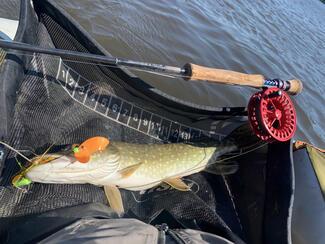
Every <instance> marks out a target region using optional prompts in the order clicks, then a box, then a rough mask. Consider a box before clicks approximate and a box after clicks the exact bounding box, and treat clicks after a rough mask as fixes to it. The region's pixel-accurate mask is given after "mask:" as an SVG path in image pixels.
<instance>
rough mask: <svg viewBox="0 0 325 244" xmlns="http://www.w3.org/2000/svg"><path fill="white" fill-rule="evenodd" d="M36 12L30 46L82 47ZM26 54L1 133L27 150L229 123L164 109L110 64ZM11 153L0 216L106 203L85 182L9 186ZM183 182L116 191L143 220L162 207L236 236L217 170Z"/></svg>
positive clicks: (0, 189) (186, 132)
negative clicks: (179, 186) (183, 185)
mask: <svg viewBox="0 0 325 244" xmlns="http://www.w3.org/2000/svg"><path fill="white" fill-rule="evenodd" d="M38 17H39V23H38V26H35V27H34V28H35V43H34V44H35V45H39V46H43V47H59V48H62V49H69V50H75V51H82V52H88V49H87V48H85V47H84V46H83V45H82V44H81V43H80V42H79V41H78V40H77V39H76V38H75V37H74V36H73V33H71V32H69V31H67V30H66V29H65V28H63V27H62V26H61V25H60V24H58V23H57V22H56V21H55V20H54V19H53V17H52V16H50V15H48V14H46V13H43V12H41V13H39V16H38ZM30 60H31V61H30V62H29V63H28V64H25V73H24V77H23V79H22V81H21V83H20V86H19V89H18V91H17V101H16V104H15V108H14V116H13V118H12V128H11V134H10V139H9V143H10V145H12V146H13V147H15V148H16V149H20V150H29V153H27V154H28V155H29V156H31V155H32V153H31V152H32V151H34V152H36V153H39V154H40V153H42V152H43V151H44V150H45V149H46V148H47V147H49V146H50V145H52V144H55V145H65V144H73V143H78V142H81V141H83V140H85V139H87V138H89V137H92V136H96V135H101V136H107V137H109V138H110V139H111V140H117V141H128V142H133V143H164V142H167V141H168V142H181V141H195V140H201V139H202V138H203V139H204V138H205V137H209V138H210V140H216V141H218V140H221V139H222V138H223V137H224V136H225V134H222V133H220V134H218V133H216V131H217V128H222V130H223V131H227V127H228V126H230V128H233V126H234V124H235V123H234V122H233V121H228V120H225V119H222V120H220V121H217V120H215V119H214V118H211V117H209V116H194V115H192V114H188V113H186V112H184V113H183V114H182V112H180V113H175V112H174V111H173V110H169V109H166V107H165V106H164V105H163V104H158V103H157V102H156V101H155V100H153V99H150V98H149V97H146V96H144V95H143V94H142V93H141V92H139V91H138V90H136V89H134V88H132V87H131V86H129V85H128V83H127V82H125V80H123V79H122V78H121V75H119V73H118V71H119V70H118V69H117V68H112V67H102V66H97V65H91V64H85V63H82V62H75V61H76V60H69V61H63V60H62V59H61V58H59V57H54V56H48V55H40V54H33V56H32V57H31V59H30ZM185 115H187V116H185ZM211 124H212V125H213V134H212V135H211V133H210V134H209V130H210V129H211ZM235 126H237V124H235ZM230 130H231V129H230ZM14 156H15V154H14V153H13V152H11V153H9V155H8V156H7V160H6V163H5V168H4V171H3V175H2V179H1V186H0V216H1V217H9V216H10V217H13V216H21V215H27V214H35V213H42V212H45V211H49V210H52V209H56V208H62V207H66V206H73V205H79V204H83V203H90V202H100V203H105V204H107V200H106V197H105V194H104V192H103V189H102V188H100V187H96V186H93V185H90V184H85V185H54V184H37V183H35V184H32V185H30V186H28V188H27V191H26V192H24V191H21V190H19V189H16V188H14V187H12V186H11V185H10V180H11V177H12V176H13V175H14V174H15V172H17V171H18V170H19V167H18V165H17V163H16V161H15V157H14ZM186 181H187V182H188V183H189V184H190V185H191V187H192V191H190V192H183V193H182V194H180V193H179V192H177V191H176V190H173V189H170V188H169V187H168V186H166V185H162V186H159V187H156V188H153V189H150V190H147V191H144V192H131V191H125V190H122V197H123V201H124V204H125V209H126V210H127V211H128V210H130V211H132V212H133V213H134V214H135V215H136V216H138V218H140V219H142V220H144V221H146V222H150V220H151V219H152V218H153V217H154V216H155V215H157V213H159V211H161V210H162V209H166V210H168V211H169V212H170V213H172V214H173V215H174V216H175V217H177V218H179V219H185V220H195V221H196V222H197V223H198V225H199V226H200V227H201V228H202V229H203V230H208V231H210V232H219V233H218V234H223V235H225V233H228V234H229V233H230V232H231V231H230V230H232V231H234V232H236V233H237V234H238V235H240V236H242V235H243V234H242V227H241V224H240V220H239V218H238V214H237V211H236V206H235V203H234V199H233V196H232V194H231V191H230V188H229V186H228V184H227V181H226V178H225V177H222V176H218V177H216V176H215V175H213V176H212V175H210V174H206V173H199V174H195V175H192V176H189V177H187V179H186ZM216 226H218V228H216ZM220 232H221V233H220Z"/></svg>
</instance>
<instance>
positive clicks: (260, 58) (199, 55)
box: [58, 0, 325, 147]
mask: <svg viewBox="0 0 325 244" xmlns="http://www.w3.org/2000/svg"><path fill="white" fill-rule="evenodd" d="M58 2H59V3H60V5H61V6H62V7H63V8H64V9H65V10H67V11H68V12H69V13H70V14H71V15H72V16H73V17H74V18H75V19H76V20H77V21H78V22H79V23H80V24H81V25H82V26H83V27H84V28H85V29H86V30H87V31H88V32H89V33H91V35H92V36H93V37H94V38H95V39H96V40H97V41H99V43H101V44H102V45H103V46H104V47H105V48H106V49H107V50H108V51H109V52H110V53H111V54H112V55H114V56H119V57H124V58H128V59H134V60H140V61H146V62H155V63H163V64H169V65H176V66H182V65H183V64H184V63H187V62H194V63H197V64H201V65H207V66H211V67H216V68H222V69H232V70H235V71H240V72H247V73H260V74H263V75H265V76H266V77H269V78H282V79H290V78H293V77H296V78H299V79H301V80H303V82H304V91H303V93H302V94H301V95H299V96H296V97H293V100H294V103H295V106H296V110H297V114H298V131H297V133H296V136H295V138H296V139H302V140H307V141H309V142H311V143H313V144H315V145H318V146H320V147H325V128H324V126H325V97H324V94H325V5H324V4H323V3H321V2H320V1H319V0H296V1H294V0H273V1H251V0H237V1H228V0H218V1H216V0H201V1H197V0H175V1H170V0H160V1H153V0H123V1H113V0H93V1H86V0H78V1H77V0H73V1H72V0H59V1H58ZM138 75H140V76H141V77H142V78H143V79H145V80H146V81H147V82H148V83H150V84H152V85H154V86H156V87H158V88H160V89H161V90H162V91H165V92H166V93H169V94H171V95H174V96H176V97H179V98H182V99H184V100H189V101H192V102H195V103H198V104H205V105H213V106H215V105H217V106H246V105H247V102H248V99H249V98H250V96H251V95H252V93H253V92H255V91H256V90H254V89H250V88H242V87H233V86H221V85H211V84H208V83H198V82H190V83H189V82H185V81H182V80H175V79H171V78H162V77H159V76H155V75H148V74H143V73H141V74H140V73H138Z"/></svg>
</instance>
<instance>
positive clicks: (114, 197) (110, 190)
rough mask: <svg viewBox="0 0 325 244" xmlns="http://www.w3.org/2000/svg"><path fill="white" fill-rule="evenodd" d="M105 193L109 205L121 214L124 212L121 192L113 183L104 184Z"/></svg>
mask: <svg viewBox="0 0 325 244" xmlns="http://www.w3.org/2000/svg"><path fill="white" fill-rule="evenodd" d="M104 191H105V195H106V197H107V200H108V203H109V206H110V207H111V208H112V209H113V210H114V211H115V212H116V213H117V214H118V215H119V216H121V215H122V214H123V213H124V207H123V201H122V197H121V192H120V190H119V189H118V188H117V186H115V185H109V186H104Z"/></svg>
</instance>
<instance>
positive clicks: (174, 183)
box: [163, 178, 191, 191]
mask: <svg viewBox="0 0 325 244" xmlns="http://www.w3.org/2000/svg"><path fill="white" fill-rule="evenodd" d="M163 182H165V183H167V184H168V185H170V186H171V187H173V188H175V189H177V190H179V191H190V190H191V188H190V187H189V186H188V185H186V184H185V183H184V181H183V180H182V179H181V178H169V179H166V180H164V181H163Z"/></svg>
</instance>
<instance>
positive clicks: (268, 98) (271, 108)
mask: <svg viewBox="0 0 325 244" xmlns="http://www.w3.org/2000/svg"><path fill="white" fill-rule="evenodd" d="M248 118H249V123H250V125H251V128H252V129H253V131H254V133H255V134H256V135H257V136H258V137H259V138H260V139H261V140H263V141H267V142H275V141H280V142H284V141H288V140H290V139H291V138H292V137H293V135H294V133H295V131H296V110H295V108H294V105H293V103H292V101H291V99H290V97H289V95H288V94H287V93H286V92H284V91H282V90H280V89H279V88H268V89H265V90H263V91H260V92H257V93H255V94H254V95H253V96H252V97H251V99H250V100H249V103H248Z"/></svg>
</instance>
